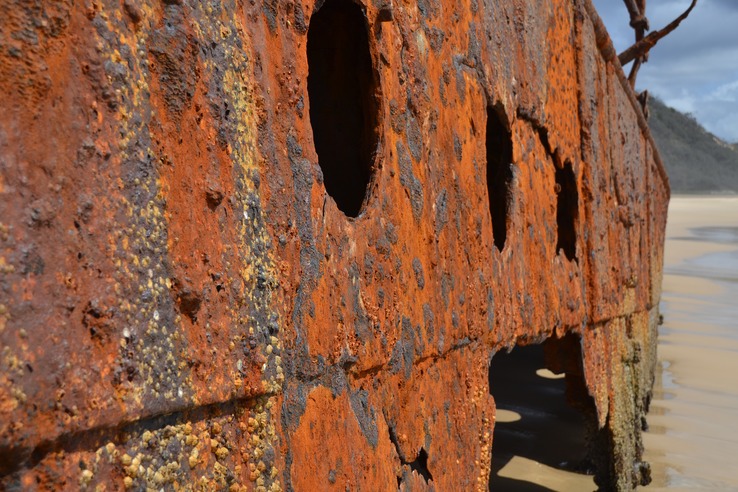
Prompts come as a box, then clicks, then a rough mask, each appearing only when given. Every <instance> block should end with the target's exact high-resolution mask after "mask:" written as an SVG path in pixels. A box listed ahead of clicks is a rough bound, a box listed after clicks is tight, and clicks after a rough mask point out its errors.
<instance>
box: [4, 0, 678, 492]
mask: <svg viewBox="0 0 738 492" xmlns="http://www.w3.org/2000/svg"><path fill="white" fill-rule="evenodd" d="M321 5H322V2H317V3H316V2H313V1H306V2H286V1H284V2H281V1H279V2H278V1H269V2H252V3H248V2H246V3H242V2H230V1H226V2H209V1H206V2H190V1H187V0H183V1H154V0H149V1H146V2H130V1H128V0H126V1H123V2H119V1H89V2H83V3H72V2H68V1H60V2H55V3H53V4H48V5H47V4H39V5H34V6H31V5H30V4H29V3H28V2H24V1H9V2H5V3H4V4H3V5H2V6H0V19H2V20H0V24H1V25H2V30H1V33H2V34H1V36H2V41H1V42H0V86H1V87H2V90H3V92H2V93H3V96H2V97H1V98H0V111H2V117H0V156H1V158H2V160H1V161H0V166H1V167H0V169H1V170H2V173H1V174H0V341H1V342H2V343H1V344H0V345H1V347H2V349H1V350H2V353H1V354H0V474H1V475H2V477H1V478H0V483H1V484H2V486H3V487H4V488H6V489H10V490H12V489H34V488H35V489H39V490H42V489H48V488H67V489H76V488H79V487H88V488H90V489H94V488H96V487H102V488H104V489H106V490H119V489H124V488H131V489H134V490H138V489H144V488H147V487H148V488H156V489H159V488H173V489H174V488H177V487H186V488H200V489H204V490H210V489H215V488H217V489H226V488H230V489H231V490H241V489H243V490H314V489H328V488H330V487H341V488H345V487H350V488H366V489H370V490H374V489H383V488H386V487H389V486H391V487H393V488H394V487H395V486H397V484H398V482H399V483H400V484H401V487H404V488H405V489H413V490H416V489H417V490H422V489H426V488H431V487H435V488H436V489H437V490H452V489H459V488H460V489H464V490H469V489H477V490H485V489H487V480H488V476H489V469H490V460H491V459H494V457H493V454H494V453H493V443H492V432H493V427H494V413H495V407H494V402H493V401H492V398H491V396H490V394H489V388H488V363H489V358H490V357H491V356H492V354H493V353H494V352H496V351H498V350H502V349H504V348H509V347H512V346H514V345H516V344H527V343H537V342H541V341H543V340H545V339H549V338H550V339H551V340H554V338H551V337H554V336H555V337H558V338H560V339H561V338H564V337H565V336H566V335H569V336H572V337H576V339H579V340H581V351H580V352H581V356H579V355H577V357H578V358H580V359H581V361H580V360H576V361H575V362H576V364H575V365H576V367H577V368H579V369H577V371H580V369H581V371H580V372H581V377H582V378H583V379H582V380H583V381H584V383H585V384H586V390H587V392H588V393H589V395H590V396H591V397H592V400H593V401H594V403H595V413H596V414H597V422H598V425H599V427H600V428H601V429H602V431H601V432H602V433H603V435H607V436H611V438H608V439H604V441H603V443H604V444H602V446H601V448H602V453H603V456H605V458H604V459H605V461H606V463H607V466H608V467H611V468H608V469H607V470H604V469H603V470H602V471H601V473H600V476H601V477H600V480H604V481H606V483H607V484H608V486H612V487H614V488H619V489H628V488H630V487H632V486H633V485H634V484H636V483H638V482H639V481H641V477H640V476H638V474H637V473H636V472H635V471H634V470H638V469H639V468H638V467H635V468H634V467H633V466H632V465H633V464H634V463H635V464H637V463H639V462H640V459H641V458H640V431H639V428H640V427H639V426H640V418H641V417H642V415H643V412H644V406H645V405H647V401H648V395H649V392H650V381H651V378H652V364H653V360H654V357H655V355H654V347H655V323H656V320H657V318H658V315H657V313H658V311H657V305H658V299H659V295H660V281H661V265H662V245H663V238H664V235H663V230H664V223H665V212H666V203H667V201H668V196H669V190H668V183H667V181H666V179H665V174H664V173H663V166H662V165H661V162H660V160H659V158H658V154H657V152H656V150H655V147H654V145H653V142H652V140H651V138H650V135H649V133H648V129H647V126H646V124H645V120H644V119H643V115H642V114H641V112H640V109H639V108H640V106H639V105H638V103H637V102H636V101H635V99H634V95H633V94H632V91H631V89H630V87H629V85H628V84H627V80H626V79H625V78H624V76H623V74H622V69H621V67H620V66H619V64H618V62H617V61H616V59H617V57H616V56H614V55H612V56H611V55H608V46H611V45H609V44H608V43H609V40H608V39H607V38H606V36H605V35H604V34H603V31H602V28H601V25H600V23H599V19H598V18H597V17H596V14H595V13H594V12H593V10H592V8H591V5H590V4H589V2H587V1H585V2H570V1H564V0H546V1H542V2H532V1H524V0H518V1H514V2H486V3H485V2H477V1H476V0H468V1H461V2H441V1H438V0H430V1H423V2H398V1H393V2H360V3H359V6H360V9H361V11H362V12H363V15H364V16H365V19H366V24H367V30H368V44H369V47H368V48H369V52H370V55H371V59H372V66H373V70H374V76H375V77H376V79H377V87H378V89H377V90H378V93H377V94H374V96H376V99H377V101H378V104H379V107H378V117H377V120H378V128H377V132H378V135H379V147H378V149H377V154H376V160H375V162H376V164H375V168H374V170H373V176H372V178H371V180H370V183H369V187H368V191H367V194H368V195H367V198H366V200H365V202H364V206H363V208H362V211H361V212H360V214H359V215H358V217H356V218H347V217H346V216H345V215H344V214H343V212H341V210H340V209H339V208H338V207H337V205H336V203H335V202H334V200H333V199H332V198H331V197H330V195H328V194H327V193H326V190H325V187H324V185H323V179H324V176H323V171H322V170H321V167H320V165H319V161H318V156H317V153H316V151H315V147H314V144H313V141H314V137H313V128H312V126H311V124H310V98H309V94H308V89H307V74H308V65H307V63H308V60H307V52H306V44H307V34H308V29H309V25H310V18H311V16H312V15H313V13H314V12H315V11H316V9H318V8H320V6H321ZM613 53H614V52H613ZM488 107H493V108H494V113H495V114H497V115H499V116H500V119H501V121H502V123H503V124H504V126H505V127H506V129H507V130H509V132H510V137H511V141H512V157H513V167H512V171H513V177H512V181H511V183H510V201H509V213H508V217H507V220H508V227H507V237H506V241H505V246H504V248H503V249H502V250H501V251H498V249H497V248H496V247H495V244H494V238H493V227H492V223H491V217H490V213H489V200H488V196H487V194H488V192H487V183H486V164H485V162H486V149H485V126H486V120H487V115H488ZM565 166H566V167H568V166H570V167H571V170H572V173H573V176H574V182H575V184H576V188H577V191H578V197H579V199H578V202H577V208H576V210H574V211H573V212H572V213H574V214H575V217H576V219H575V220H574V232H575V236H576V241H575V243H574V244H573V252H574V254H573V256H574V259H571V260H570V259H569V258H568V257H567V255H566V254H564V252H563V251H557V206H558V205H557V203H558V201H557V189H558V188H557V186H558V184H557V182H556V169H557V168H562V167H565ZM567 340H570V338H567ZM561 353H562V354H572V353H579V352H577V351H575V350H571V349H567V350H565V351H562V352H561ZM623 361H627V364H623ZM569 362H571V361H569ZM572 367H573V366H572ZM608 460H609V461H608ZM417 463H422V467H420V468H419V465H418V464H417ZM419 469H420V470H421V472H419V471H418V470H419Z"/></svg>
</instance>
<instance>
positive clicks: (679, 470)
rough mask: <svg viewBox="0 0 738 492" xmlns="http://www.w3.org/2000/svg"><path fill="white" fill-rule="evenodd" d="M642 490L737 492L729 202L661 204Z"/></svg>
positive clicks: (735, 296) (735, 201) (736, 234)
mask: <svg viewBox="0 0 738 492" xmlns="http://www.w3.org/2000/svg"><path fill="white" fill-rule="evenodd" d="M666 236H667V239H666V250H665V259H664V263H665V266H664V284H663V294H662V302H661V311H662V313H663V315H664V325H663V326H662V327H661V329H660V331H659V361H660V363H661V367H662V371H660V372H659V373H657V381H656V385H655V387H654V399H653V402H652V404H651V411H650V413H649V416H648V422H649V424H650V426H651V428H650V431H649V432H647V433H646V435H645V436H644V442H645V447H646V456H645V458H646V460H647V461H649V462H650V463H651V465H652V472H653V479H654V480H653V483H652V484H651V485H650V486H648V487H647V488H646V489H645V490H652V491H657V490H670V491H675V490H738V425H737V423H738V197H730V198H728V197H674V198H672V200H671V203H670V205H669V222H668V226H667V233H666Z"/></svg>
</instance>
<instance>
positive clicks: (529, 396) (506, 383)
mask: <svg viewBox="0 0 738 492" xmlns="http://www.w3.org/2000/svg"><path fill="white" fill-rule="evenodd" d="M546 343H550V344H552V345H553V346H552V347H547V348H546V349H547V350H548V351H549V352H550V353H548V354H544V345H543V344H540V345H529V346H525V347H520V346H518V347H515V348H514V349H513V350H512V351H511V352H510V353H504V352H500V353H497V354H495V356H494V357H493V358H492V361H491V363H490V368H489V385H490V393H491V394H492V396H493V397H494V400H495V406H496V408H497V410H496V422H495V429H494V438H493V446H492V471H491V474H490V490H495V491H497V490H525V491H532V490H536V491H539V490H540V491H544V490H551V489H550V487H547V486H546V485H550V484H551V483H568V484H577V485H581V484H582V483H584V484H588V483H592V485H594V482H593V479H592V477H591V476H588V475H591V474H592V473H593V469H592V468H593V466H592V460H591V459H590V458H589V451H590V449H589V446H588V439H589V438H590V434H591V432H588V431H587V425H586V424H587V423H590V424H591V422H593V417H592V418H590V420H589V421H587V420H586V419H585V416H584V415H585V414H586V413H587V412H590V413H591V412H593V403H592V402H591V399H590V398H589V396H588V395H587V393H586V389H585V388H584V383H583V378H582V376H581V374H577V373H579V372H580V370H579V369H580V368H581V365H580V360H579V350H578V347H577V345H578V338H577V337H571V340H569V339H566V340H553V339H551V340H549V341H548V342H546ZM544 355H546V357H545V356H544ZM551 355H553V356H554V357H555V358H557V359H558V362H557V363H555V364H554V369H555V370H557V371H559V370H563V369H565V368H566V369H567V370H568V369H569V368H576V369H574V370H572V373H571V374H569V373H567V374H564V373H560V374H555V373H553V372H552V371H551V370H549V369H547V365H550V362H551V360H550V359H551ZM547 362H548V363H549V364H547ZM556 366H558V367H556ZM567 384H568V385H569V387H568V388H567ZM570 405H576V409H575V408H573V407H572V406H570ZM582 411H585V412H584V413H582ZM556 490H559V489H556ZM577 490H579V489H578V488H577ZM582 490H583V489H582ZM590 490H592V489H590Z"/></svg>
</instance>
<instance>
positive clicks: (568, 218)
mask: <svg viewBox="0 0 738 492" xmlns="http://www.w3.org/2000/svg"><path fill="white" fill-rule="evenodd" d="M556 194H557V199H556V225H557V228H556V230H557V233H556V252H557V254H558V252H559V251H563V252H564V254H565V255H566V257H567V259H569V260H570V261H571V260H573V259H575V258H576V254H577V248H576V245H577V233H576V221H577V215H578V213H579V203H578V202H579V193H578V192H577V180H576V178H575V176H574V171H573V170H572V167H571V162H569V161H566V162H565V163H564V165H563V166H562V167H561V168H559V167H557V168H556Z"/></svg>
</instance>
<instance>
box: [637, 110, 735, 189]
mask: <svg viewBox="0 0 738 492" xmlns="http://www.w3.org/2000/svg"><path fill="white" fill-rule="evenodd" d="M649 110H650V113H651V116H650V118H649V124H650V126H651V133H652V134H653V138H654V140H655V141H656V146H657V147H658V148H659V152H660V153H661V158H662V160H663V161H664V166H666V171H667V173H668V174H669V181H670V182H671V191H672V193H731V192H732V193H738V144H729V143H727V142H724V141H723V140H721V139H719V138H718V137H716V136H715V135H713V134H712V133H710V132H708V131H707V130H705V129H704V128H703V127H702V125H700V124H699V123H697V121H696V120H695V119H694V117H693V116H691V115H687V114H684V113H681V112H679V111H677V110H676V109H673V108H670V107H668V106H666V105H665V104H664V103H663V102H662V101H660V100H658V99H656V98H653V97H652V98H651V100H650V101H649Z"/></svg>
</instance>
